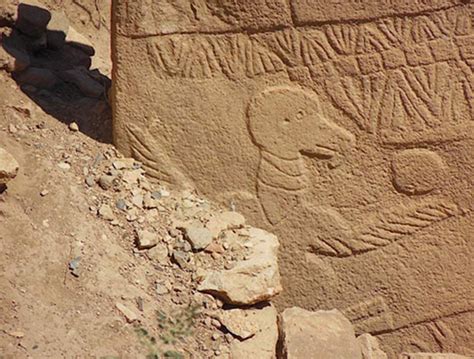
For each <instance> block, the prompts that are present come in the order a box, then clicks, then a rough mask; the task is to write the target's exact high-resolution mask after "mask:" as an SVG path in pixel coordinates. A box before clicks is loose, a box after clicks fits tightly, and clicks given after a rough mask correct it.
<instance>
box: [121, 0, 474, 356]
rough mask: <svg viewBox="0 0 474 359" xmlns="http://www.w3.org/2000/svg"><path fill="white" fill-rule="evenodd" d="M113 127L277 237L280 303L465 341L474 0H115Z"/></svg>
mask: <svg viewBox="0 0 474 359" xmlns="http://www.w3.org/2000/svg"><path fill="white" fill-rule="evenodd" d="M113 13H114V16H115V18H114V26H113V28H114V37H113V39H114V44H113V56H114V61H115V68H114V91H113V98H114V114H115V119H114V122H115V123H114V127H115V129H114V136H115V142H116V145H117V146H118V147H119V149H120V150H121V151H123V152H124V153H125V154H127V155H133V156H135V157H136V158H138V159H139V160H140V161H142V162H143V163H145V165H146V166H147V168H148V172H149V173H150V174H151V175H152V176H155V177H156V178H158V179H160V180H161V181H163V182H165V183H170V184H173V185H178V186H187V185H189V186H194V187H196V188H197V189H198V190H199V191H200V192H201V193H203V194H205V195H207V196H209V197H211V198H213V199H215V200H218V201H220V202H222V203H225V204H227V205H229V206H232V207H235V208H236V209H237V210H239V211H241V212H244V213H245V214H246V215H247V216H249V217H250V218H252V220H253V222H254V223H257V224H258V225H259V226H266V228H267V229H269V230H271V231H273V232H274V233H277V234H278V236H279V238H280V240H281V243H282V250H281V251H280V253H281V266H282V275H283V283H284V287H285V291H284V294H283V295H282V296H281V297H280V298H279V304H280V306H281V307H283V306H289V305H299V306H303V307H305V308H307V309H312V310H316V309H332V308H338V309H340V310H342V311H343V313H344V314H345V315H346V316H347V317H348V318H350V319H351V321H352V322H353V323H354V324H355V327H356V330H357V331H358V333H362V332H370V333H373V334H375V335H377V336H378V337H379V339H381V340H382V343H383V346H384V349H385V350H387V351H388V352H389V354H390V353H391V354H390V355H391V356H392V357H393V355H394V353H399V352H402V351H407V352H410V351H411V352H413V351H433V352H439V351H445V352H446V351H455V352H458V353H461V354H472V353H473V352H474V344H473V343H474V340H473V338H474V289H473V288H474V280H473V275H472V273H473V271H474V262H473V260H472V258H473V255H474V238H473V235H472V233H474V220H473V213H472V209H473V203H474V201H473V191H472V185H473V183H472V178H473V177H474V171H473V161H472V153H473V148H474V144H473V136H474V131H473V120H474V117H473V115H474V75H473V67H474V30H473V17H474V6H473V5H472V4H470V3H469V1H460V0H459V1H456V0H432V1H426V0H410V1H405V0H383V1H379V0H377V1H376V0H360V1H355V0H353V1H350V0H347V1H322V0H319V1H318V0H291V1H288V0H271V1H263V0H239V1H235V0H233V1H232V0H177V1H175V0H173V1H171V0H167V1H151V0H140V1H124V0H117V1H115V5H114V11H113Z"/></svg>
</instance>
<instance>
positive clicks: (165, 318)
mask: <svg viewBox="0 0 474 359" xmlns="http://www.w3.org/2000/svg"><path fill="white" fill-rule="evenodd" d="M156 314H157V319H158V328H159V331H160V341H161V342H162V343H163V344H166V345H168V344H176V342H177V341H178V340H181V339H183V338H185V337H187V336H189V335H191V333H192V330H193V328H194V323H195V321H196V318H197V317H198V316H199V306H196V305H189V306H188V307H186V308H184V309H181V310H179V311H177V312H175V313H173V314H171V315H167V314H166V313H164V312H162V311H158V312H157V313H156ZM135 332H136V333H137V335H138V337H139V339H140V342H141V343H142V345H143V346H144V347H146V349H147V352H148V354H147V355H146V359H160V355H161V350H160V349H159V343H158V341H157V340H156V338H155V337H154V336H152V335H151V334H150V333H149V332H148V331H147V330H146V329H145V328H143V327H139V328H137V329H136V330H135ZM162 355H163V358H170V359H184V355H183V354H181V353H179V352H177V351H174V350H168V351H165V352H164V353H163V354H162Z"/></svg>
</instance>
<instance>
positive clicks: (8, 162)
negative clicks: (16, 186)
mask: <svg viewBox="0 0 474 359" xmlns="http://www.w3.org/2000/svg"><path fill="white" fill-rule="evenodd" d="M19 168H20V166H19V165H18V162H17V161H16V159H15V158H14V157H13V156H12V155H11V154H10V153H9V152H7V151H6V150H4V149H3V148H1V147H0V186H1V185H5V184H7V183H8V182H9V181H10V180H11V179H13V178H15V177H16V175H17V173H18V169H19Z"/></svg>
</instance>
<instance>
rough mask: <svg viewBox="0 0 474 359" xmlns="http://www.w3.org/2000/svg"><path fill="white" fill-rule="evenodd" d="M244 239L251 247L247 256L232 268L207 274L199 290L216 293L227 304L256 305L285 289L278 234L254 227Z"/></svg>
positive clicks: (247, 245)
mask: <svg viewBox="0 0 474 359" xmlns="http://www.w3.org/2000/svg"><path fill="white" fill-rule="evenodd" d="M242 234H246V235H248V237H243V236H239V238H244V239H242V240H241V241H242V243H240V245H241V248H244V247H247V248H249V249H250V253H249V254H248V255H247V256H246V257H247V258H246V259H244V260H241V261H238V262H237V263H236V264H235V266H234V267H233V268H232V269H228V270H217V271H211V272H210V273H207V275H206V276H205V278H204V280H203V281H202V283H201V284H200V285H199V286H198V290H200V291H202V292H206V293H210V294H213V295H215V296H217V297H219V298H221V299H222V300H223V301H224V302H225V303H228V304H234V305H252V304H256V303H260V302H265V301H268V300H269V299H271V298H273V297H275V296H276V295H277V294H279V293H280V292H281V290H282V288H281V283H280V273H279V268H278V248H279V243H278V239H277V237H276V236H274V235H273V234H271V233H268V232H266V231H264V230H261V229H257V228H250V229H248V230H247V231H245V233H242Z"/></svg>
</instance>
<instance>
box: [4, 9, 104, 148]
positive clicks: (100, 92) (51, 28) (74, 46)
mask: <svg viewBox="0 0 474 359" xmlns="http://www.w3.org/2000/svg"><path fill="white" fill-rule="evenodd" d="M0 24H3V26H6V27H3V28H0V36H1V38H0V42H1V45H2V46H1V47H0V69H2V68H3V69H4V70H7V71H9V72H11V73H12V76H13V78H14V79H15V81H16V82H17V83H18V84H19V85H20V87H21V89H22V91H23V92H24V93H26V94H27V95H28V96H29V97H30V98H31V99H32V100H33V101H35V102H36V103H37V104H38V105H39V106H40V107H41V108H42V109H43V110H44V111H45V112H46V113H48V114H50V115H52V116H54V117H55V118H57V119H58V120H59V121H61V122H63V123H65V124H68V125H69V124H70V123H72V122H76V123H77V124H78V125H79V129H80V131H81V132H83V133H84V134H86V135H88V136H89V137H91V138H94V139H95V140H97V141H100V142H105V143H110V142H111V141H112V115H111V110H110V107H109V104H108V90H109V88H110V86H111V81H110V79H109V78H108V77H106V76H104V75H102V74H101V73H100V72H99V70H91V69H90V67H91V57H92V56H94V54H95V51H94V47H93V46H92V44H91V43H90V42H89V40H88V39H87V38H85V37H84V36H82V35H81V34H79V33H78V32H77V31H76V30H75V29H74V28H73V27H71V26H70V24H69V20H68V18H67V17H66V15H65V14H64V13H63V12H62V11H49V10H46V9H44V8H42V7H40V6H34V5H27V4H20V5H19V6H18V7H16V8H10V9H9V11H6V10H3V11H2V12H0Z"/></svg>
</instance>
